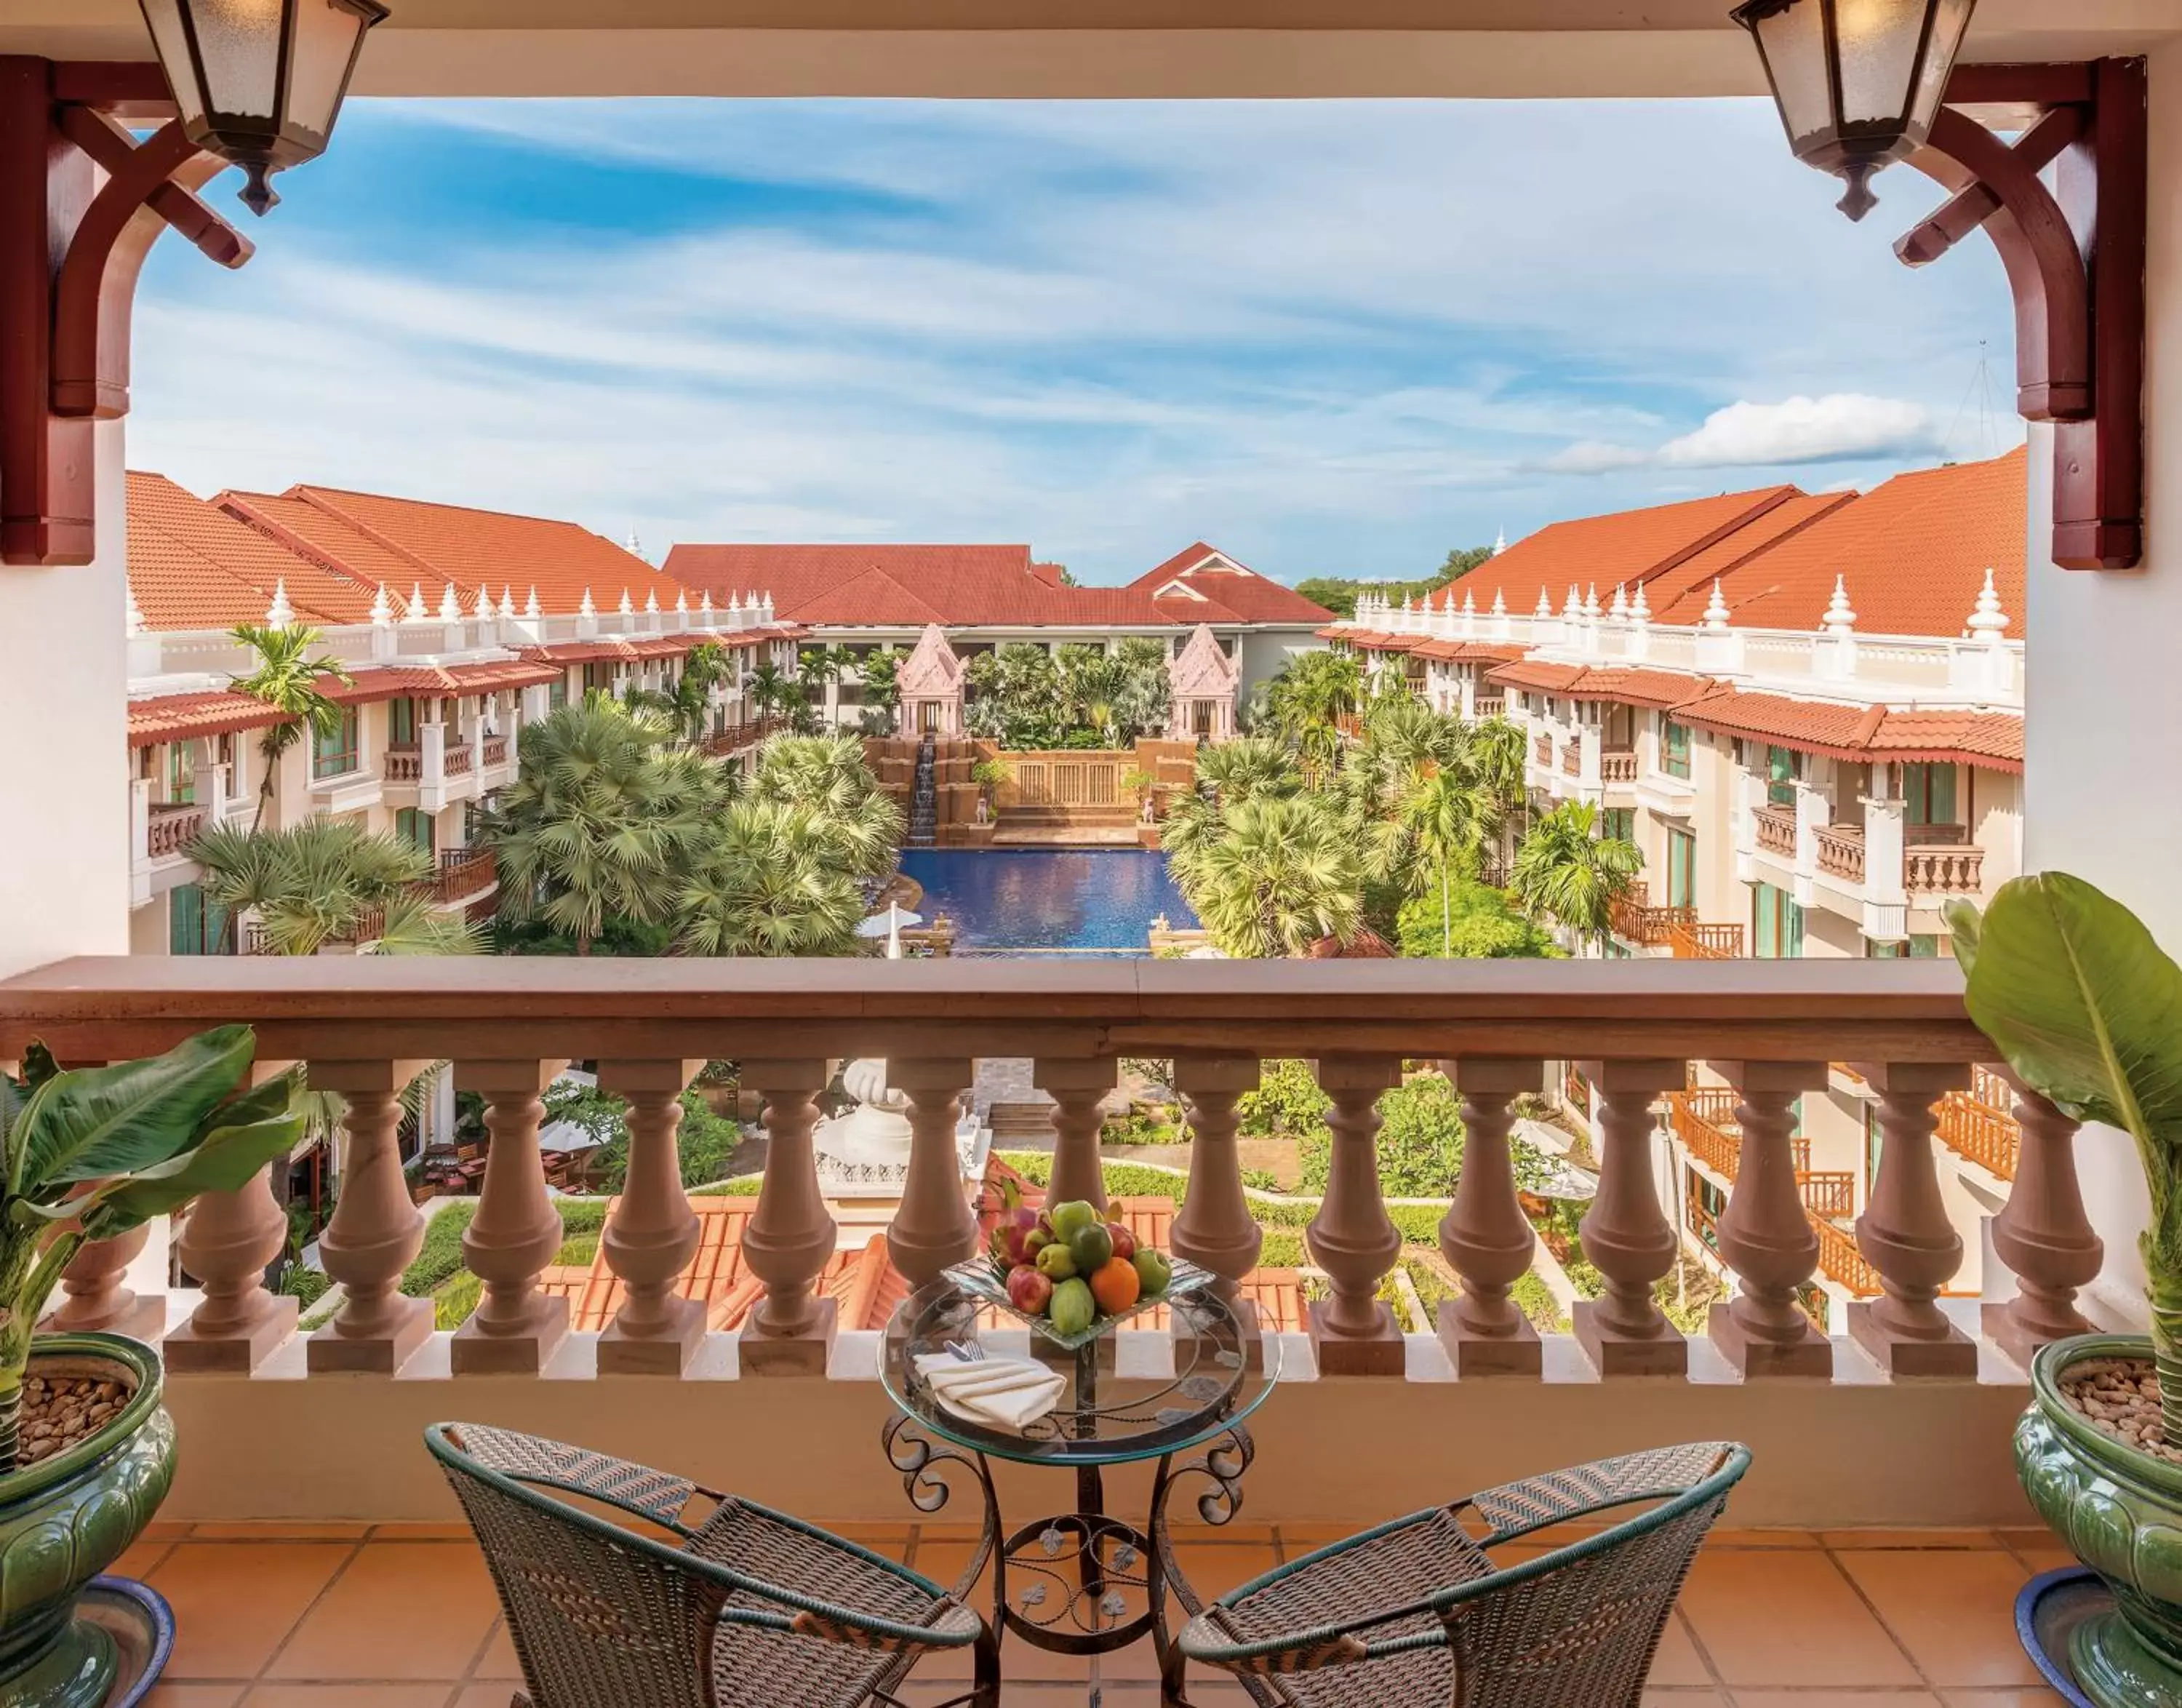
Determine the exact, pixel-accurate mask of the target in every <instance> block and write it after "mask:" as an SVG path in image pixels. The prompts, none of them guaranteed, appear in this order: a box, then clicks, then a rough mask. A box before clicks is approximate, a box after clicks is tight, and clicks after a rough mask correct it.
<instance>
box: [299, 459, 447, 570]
mask: <svg viewBox="0 0 2182 1708" xmlns="http://www.w3.org/2000/svg"><path fill="white" fill-rule="evenodd" d="M321 491H330V492H335V493H337V494H339V496H341V497H344V498H371V497H376V496H383V495H380V494H376V493H371V492H350V491H344V490H343V489H341V488H340V487H337V486H334V487H313V486H309V485H305V484H304V483H303V482H302V481H300V480H299V481H297V482H296V484H295V485H293V486H291V487H290V488H289V489H288V490H287V491H285V492H284V493H282V494H281V495H280V496H282V497H284V498H293V499H295V500H296V501H297V502H299V503H303V504H307V505H309V506H310V507H312V508H313V510H318V511H322V512H323V513H325V514H326V515H328V516H331V517H332V518H335V520H336V521H339V522H341V523H344V524H346V525H347V526H349V527H351V528H353V529H354V530H356V531H357V533H359V534H361V535H363V537H364V538H365V539H367V540H368V541H371V543H372V544H373V545H374V546H378V547H379V549H380V550H381V551H385V552H392V553H393V554H394V555H395V556H396V557H399V558H400V559H402V562H403V563H408V564H412V565H413V566H414V567H415V568H418V570H420V571H422V572H423V573H424V574H427V575H429V576H431V577H433V578H434V579H436V580H440V581H443V582H446V583H447V584H449V585H451V584H452V583H453V581H454V579H455V578H454V577H453V576H451V575H446V574H441V572H440V569H439V568H438V566H437V565H435V563H433V562H432V561H431V559H430V558H429V557H424V556H423V555H421V554H420V553H418V552H412V551H411V550H410V549H409V548H408V547H407V546H402V545H398V544H396V542H395V541H392V540H390V539H388V538H387V537H386V535H384V534H382V533H381V532H379V530H378V529H376V528H373V527H370V526H368V524H365V523H363V522H361V521H359V520H357V518H355V517H353V516H352V515H350V514H349V513H347V512H346V511H345V510H343V509H341V507H339V506H338V505H334V504H329V503H327V502H325V501H324V499H322V498H320V497H318V496H317V495H318V493H319V492H321ZM396 502H407V501H406V500H397V501H396ZM426 502H429V501H426ZM446 508H450V509H451V508H455V506H451V505H450V506H446ZM374 585H377V584H376V583H374Z"/></svg>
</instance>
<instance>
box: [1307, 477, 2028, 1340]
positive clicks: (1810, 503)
mask: <svg viewBox="0 0 2182 1708" xmlns="http://www.w3.org/2000/svg"><path fill="white" fill-rule="evenodd" d="M2025 474H2026V462H2025V457H2024V453H2023V452H2013V453H2011V454H2009V455H2008V456H2005V457H1998V458H1996V459H1994V460H1992V461H1990V462H1983V463H1969V464H1964V465H1960V466H1952V467H1947V468H1941V469H1929V470H1925V471H1923V472H1920V473H1916V474H1903V475H1900V476H1897V478H1895V479H1894V480H1889V481H1887V482H1886V483H1885V484H1884V485H1880V486H1879V487H1876V488H1875V489H1874V490H1873V491H1870V492H1869V493H1867V494H1864V495H1863V496H1856V495H1853V494H1832V495H1821V496H1814V495H1811V494H1808V493H1804V492H1802V491H1798V490H1797V489H1796V488H1795V487H1793V486H1775V487H1768V488H1764V489H1761V490H1759V491H1750V492H1738V493H1730V494H1725V495H1723V496H1719V497H1714V498H1703V499H1697V500H1693V501H1691V502H1685V503H1678V504H1669V505H1663V506H1660V507H1656V508H1653V509H1648V510H1640V511H1633V512H1627V513H1621V514H1617V515H1609V516H1595V517H1588V518H1582V519H1581V520H1576V521H1570V522H1562V523H1556V524H1553V525H1552V526H1549V527H1547V528H1543V529H1541V530H1538V532H1537V533H1536V534H1534V535H1531V536H1530V537H1529V538H1527V539H1525V540H1522V541H1518V542H1517V543H1515V545H1513V546H1509V547H1508V548H1507V549H1506V550H1505V551H1504V552H1500V553H1498V554H1497V555H1496V556H1495V557H1493V558H1492V559H1491V560H1489V561H1488V562H1487V563H1485V564H1483V565H1481V567H1480V568H1477V569H1476V570H1474V571H1473V572H1471V573H1470V574H1468V575H1466V576H1465V577H1463V578H1462V579H1459V580H1458V581H1456V582H1455V583H1454V584H1453V585H1451V586H1450V587H1448V588H1447V589H1445V590H1443V591H1441V592H1439V593H1437V594H1435V595H1434V596H1432V598H1431V599H1429V600H1415V601H1413V602H1409V603H1408V604H1393V603H1390V602H1386V601H1384V600H1378V599H1367V600H1366V601H1365V602H1362V603H1360V606H1359V607H1358V611H1357V615H1356V618H1355V619H1354V621H1353V622H1350V623H1344V624H1335V625H1332V626H1331V627H1329V628H1328V629H1326V631H1325V632H1326V635H1328V636H1329V637H1330V638H1333V639H1335V640H1337V641H1338V642H1339V643H1340V644H1343V645H1347V646H1351V647H1353V648H1354V649H1355V650H1356V651H1358V652H1360V653H1362V654H1364V655H1365V657H1368V658H1369V659H1370V660H1371V664H1372V668H1373V671H1374V674H1375V675H1378V676H1383V674H1385V673H1387V672H1399V673H1400V674H1401V675H1402V676H1403V678H1404V679H1405V680H1406V681H1407V682H1408V683H1409V685H1410V686H1411V687H1412V688H1413V689H1414V690H1415V691H1416V692H1417V693H1418V694H1419V695H1421V696H1423V697H1425V698H1426V699H1427V700H1429V701H1431V702H1432V704H1434V705H1435V706H1437V707H1441V708H1443V709H1444V710H1448V711H1452V712H1459V713H1463V714H1465V715H1466V716H1470V717H1491V716H1504V717H1506V718H1509V719H1511V720H1513V721H1514V722H1515V723H1516V724H1520V726H1521V727H1522V729H1523V730H1524V733H1525V736H1526V741H1527V743H1528V746H1529V750H1530V759H1529V763H1528V780H1529V784H1530V793H1531V801H1532V802H1533V805H1534V807H1537V808H1538V809H1540V810H1542V809H1544V808H1547V807H1552V806H1554V805H1557V804H1559V803H1560V802H1563V801H1581V802H1584V803H1585V804H1587V805H1588V806H1591V807H1594V808H1595V809H1597V812H1598V829H1599V833H1600V834H1601V835H1613V836H1620V837H1625V838H1627V839H1628V840H1631V841H1633V842H1634V843H1635V844H1636V846H1637V847H1638V848H1639V849H1640V850H1641V851H1642V853H1643V856H1644V870H1645V877H1644V879H1643V880H1642V884H1641V886H1640V889H1639V891H1638V893H1637V894H1636V895H1635V896H1632V897H1631V900H1630V901H1629V902H1628V903H1627V905H1625V907H1622V908H1621V909H1620V912H1618V913H1617V915H1616V917H1615V919H1614V932H1613V937H1612V940H1611V942H1610V944H1609V948H1608V952H1609V953H1611V954H1615V955H1622V956H1675V957H1683V958H1733V957H1739V956H1752V957H1764V958H1808V959H1823V958H1836V959H1838V958H1841V957H1858V958H1875V959H1884V958H1894V957H1912V958H1919V957H1922V958H1930V957H1941V956H1945V955H1947V953H1949V952H1950V951H1949V939H1948V935H1947V922H1946V920H1945V918H1944V917H1943V915H1942V911H1941V910H1942V909H1943V908H1944V907H1946V905H1947V903H1948V902H1949V901H1953V900H1956V899H1958V898H1961V899H1966V900H1969V901H1980V902H1981V901H1984V900H1985V899H1987V898H1988V897H1990V896H1991V893H1992V892H1993V890H1996V888H1997V887H1998V886H1999V885H2000V884H2002V883H2003V882H2005V881H2006V880H2007V879H2009V878H2012V877H2013V876H2015V875H2016V873H2019V871H2021V870H2022V869H2023V797H2022V777H2023V768H2024V766H2023V762H2024V740H2023V727H2024V726H2023V705H2024V697H2023V690H2024V634H2023V624H2022V613H2023V609H2024V513H2025V504H2026V491H2025V484H2026V483H2025ZM1702 1077H1703V1076H1700V1078H1702ZM1563 1083H1564V1090H1565V1101H1566V1103H1567V1105H1568V1106H1569V1107H1570V1109H1571V1110H1572V1111H1573V1112H1575V1113H1576V1114H1577V1115H1579V1116H1580V1117H1582V1118H1583V1119H1584V1120H1586V1121H1588V1120H1589V1119H1590V1118H1591V1117H1592V1112H1593V1091H1592V1086H1591V1085H1590V1084H1589V1081H1588V1080H1587V1079H1586V1077H1585V1076H1584V1075H1583V1074H1582V1073H1581V1072H1579V1071H1576V1070H1575V1069H1573V1068H1571V1071H1570V1073H1568V1074H1567V1075H1566V1076H1565V1079H1564V1082H1563ZM1669 1107H1670V1111H1671V1116H1672V1119H1671V1122H1670V1125H1669V1126H1668V1127H1667V1128H1665V1129H1663V1130H1662V1138H1661V1155H1660V1162H1661V1165H1662V1178H1661V1182H1660V1186H1661V1195H1662V1198H1663V1200H1664V1201H1665V1202H1667V1203H1668V1204H1669V1205H1670V1206H1671V1212H1672V1213H1673V1214H1674V1216H1675V1220H1676V1222H1677V1225H1678V1228H1679V1230H1680V1232H1681V1235H1682V1238H1683V1239H1684V1241H1685V1243H1686V1245H1687V1246H1688V1247H1689V1248H1690V1249H1692V1250H1693V1251H1698V1252H1700V1253H1702V1254H1703V1255H1704V1256H1706V1257H1707V1259H1708V1261H1710V1262H1713V1263H1714V1265H1715V1267H1718V1265H1719V1259H1718V1256H1717V1255H1716V1253H1715V1251H1714V1233H1713V1223H1714V1219H1715V1217H1717V1216H1718V1214H1719V1213H1720V1211H1721V1210H1722V1209H1723V1208H1724V1207H1725V1204H1726V1201H1727V1196H1728V1194H1729V1192H1730V1190H1731V1189H1732V1186H1733V1184H1734V1178H1735V1173H1736V1156H1737V1151H1738V1143H1737V1135H1736V1117H1735V1107H1736V1098H1735V1095H1734V1094H1733V1093H1732V1092H1731V1091H1730V1090H1727V1088H1726V1087H1725V1085H1724V1084H1720V1083H1718V1082H1717V1081H1714V1082H1713V1083H1710V1084H1703V1083H1699V1079H1692V1082H1691V1084H1690V1085H1689V1087H1688V1088H1686V1090H1685V1091H1676V1092H1675V1093H1674V1094H1673V1095H1671V1096H1670V1100H1669ZM2008 1108H2009V1098H2008V1094H2007V1092H2006V1090H2005V1089H2004V1088H2002V1086H2001V1085H2000V1084H1998V1082H1997V1081H1996V1080H1995V1079H1991V1076H1982V1077H1980V1079H1978V1080H1977V1082H1976V1083H1975V1084H1974V1087H1973V1088H1971V1089H1970V1090H1969V1091H1968V1092H1965V1093H1962V1094H1958V1095H1954V1096H1952V1097H1951V1098H1950V1100H1949V1101H1948V1103H1947V1111H1946V1113H1945V1115H1944V1117H1943V1118H1942V1120H1941V1127H1940V1137H1941V1140H1942V1141H1943V1149H1942V1153H1941V1154H1942V1156H1943V1159H1944V1166H1943V1167H1942V1169H1941V1190H1942V1192H1943V1194H1944V1195H1945V1196H1946V1198H1947V1202H1948V1207H1949V1211H1950V1214H1951V1218H1952V1220H1953V1222H1954V1223H1955V1225H1956V1226H1957V1228H1958V1231H1960V1232H1962V1233H1963V1234H1964V1235H1965V1244H1966V1246H1967V1251H1968V1256H1967V1257H1966V1259H1965V1262H1964V1263H1963V1268H1962V1269H1961V1271H1960V1272H1959V1273H1958V1275H1957V1277H1956V1285H1957V1286H1958V1288H1960V1289H1963V1294H1964V1296H1965V1297H1974V1295H1975V1293H1976V1289H1977V1288H1978V1286H1979V1284H1980V1274H1981V1265H1982V1264H1983V1263H1984V1262H1985V1261H1987V1260H1988V1258H1989V1254H1990V1250H1991V1245H1990V1228H1991V1219H1992V1217H1994V1216H1995V1215H1996V1213H1997V1212H1999V1210H2000V1208H2001V1206H2002V1205H2003V1204H2004V1203H2005V1201H2006V1199H2007V1183H2008V1181H2009V1180H2010V1179H2012V1178H2013V1174H2014V1168H2015V1154H2016V1146H2017V1136H2016V1134H2015V1133H2014V1123H2013V1120H2012V1119H2010V1118H2009V1116H2008ZM1796 1143H1797V1172H1798V1177H1799V1182H1800V1184H1801V1188H1802V1190H1803V1194H1804V1198H1805V1203H1806V1208H1807V1211H1808V1213H1809V1215H1810V1216H1811V1217H1812V1221H1813V1223H1814V1227H1817V1228H1819V1237H1820V1249H1821V1267H1820V1272H1819V1277H1818V1278H1817V1283H1818V1284H1819V1286H1820V1287H1821V1288H1823V1289H1824V1290H1825V1293H1826V1294H1828V1295H1830V1297H1831V1298H1832V1299H1833V1300H1835V1301H1836V1304H1837V1305H1841V1306H1845V1305H1846V1304H1847V1301H1849V1300H1852V1299H1855V1298H1858V1297H1866V1296H1869V1295H1873V1294H1875V1293H1876V1292H1877V1291H1878V1290H1879V1285H1880V1283H1879V1277H1878V1275H1877V1273H1876V1272H1875V1271H1874V1270H1873V1269H1872V1268H1871V1267H1870V1266H1869V1264H1868V1263H1866V1262H1864V1260H1863V1259H1862V1257H1860V1256H1858V1252H1857V1249H1856V1243H1855V1240H1854V1238H1853V1236H1852V1233H1851V1231H1850V1230H1851V1228H1852V1224H1853V1222H1854V1218H1855V1217H1856V1216H1857V1215H1858V1214H1859V1213H1861V1212H1862V1211H1863V1209H1864V1206H1865V1203H1866V1201H1867V1198H1868V1195H1869V1191H1870V1189H1871V1187H1872V1185H1873V1184H1875V1181H1876V1179H1877V1177H1878V1168H1879V1160H1880V1148H1881V1147H1880V1123H1879V1111H1878V1093H1877V1092H1875V1090H1874V1089H1873V1088H1872V1087H1871V1085H1870V1084H1868V1083H1867V1082H1866V1081H1865V1080H1864V1079H1862V1078H1861V1077H1860V1076H1858V1075H1857V1074H1855V1073H1852V1072H1850V1071H1849V1070H1848V1069H1847V1068H1846V1067H1841V1066H1839V1065H1836V1066H1835V1067H1833V1068H1832V1069H1831V1070H1830V1072H1829V1073H1828V1074H1827V1075H1825V1079H1824V1083H1822V1084H1813V1085H1812V1086H1811V1087H1809V1088H1808V1093H1807V1095H1804V1096H1803V1097H1802V1098H1801V1099H1800V1101H1799V1102H1798V1105H1797V1138H1796Z"/></svg>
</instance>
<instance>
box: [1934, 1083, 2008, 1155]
mask: <svg viewBox="0 0 2182 1708" xmlns="http://www.w3.org/2000/svg"><path fill="white" fill-rule="evenodd" d="M2013 1106H2014V1094H2013V1091H2011V1090H2009V1089H2008V1082H2007V1081H2006V1080H2005V1079H2002V1078H2001V1077H2000V1075H1999V1074H1997V1073H1994V1072H1993V1071H1992V1070H1991V1068H1989V1067H1979V1068H1976V1069H1974V1070H1973V1072H1972V1073H1971V1077H1970V1089H1969V1090H1967V1091H1951V1092H1949V1093H1948V1094H1947V1095H1946V1096H1945V1097H1943V1098H1941V1100H1940V1129H1939V1131H1940V1141H1941V1143H1942V1144H1943V1145H1947V1148H1948V1149H1949V1150H1951V1151H1954V1152H1955V1153H1956V1154H1957V1155H1958V1156H1964V1157H1967V1158H1968V1159H1969V1161H1971V1162H1974V1163H1976V1164H1977V1165H1978V1166H1979V1167H1980V1168H1983V1169H1984V1170H1985V1172H1986V1173H1989V1174H1994V1175H1997V1176H1998V1177H1999V1178H2001V1179H2002V1180H2013V1178H2015V1168H2016V1164H2017V1162H2018V1161H2019V1159H2020V1157H2021V1155H2022V1150H2023V1129H2022V1128H2021V1127H2020V1126H2019V1125H2018V1124H2017V1123H2016V1119H2015V1117H2014V1116H2013V1114H2012V1113H2011V1112H2010V1111H2011V1110H2012V1109H2013Z"/></svg>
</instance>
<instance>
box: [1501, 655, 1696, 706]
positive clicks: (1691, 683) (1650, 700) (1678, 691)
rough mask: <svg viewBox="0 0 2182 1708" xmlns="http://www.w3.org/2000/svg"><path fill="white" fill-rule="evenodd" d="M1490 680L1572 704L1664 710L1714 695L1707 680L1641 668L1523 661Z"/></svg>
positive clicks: (1678, 673) (1504, 669)
mask: <svg viewBox="0 0 2182 1708" xmlns="http://www.w3.org/2000/svg"><path fill="white" fill-rule="evenodd" d="M1485 674H1486V679H1487V681H1488V682H1497V683H1498V684H1500V685H1502V686H1503V687H1508V688H1529V689H1533V690H1537V691H1540V692H1542V693H1547V694H1559V695H1563V696H1566V697H1567V698H1569V699H1571V700H1612V701H1619V702H1620V703H1622V704H1625V705H1630V706H1645V707H1652V708H1653V709H1654V710H1657V711H1666V710H1670V709H1671V708H1673V707H1677V706H1681V705H1684V704H1686V703H1687V702H1689V701H1693V700H1702V699H1703V698H1704V697H1705V696H1708V695H1709V694H1712V693H1714V691H1716V688H1715V685H1714V683H1713V682H1712V680H1711V679H1709V678H1707V677H1703V676H1690V675H1685V674H1683V673H1682V672H1681V671H1679V670H1652V669H1647V668H1642V667H1641V666H1615V665H1609V666H1606V667H1603V668H1602V667H1599V666H1596V665H1585V664H1548V663H1540V662H1535V661H1526V662H1523V663H1515V664H1503V665H1500V666H1498V667H1497V668H1494V669H1492V670H1488V671H1487V672H1486V673H1485Z"/></svg>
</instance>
